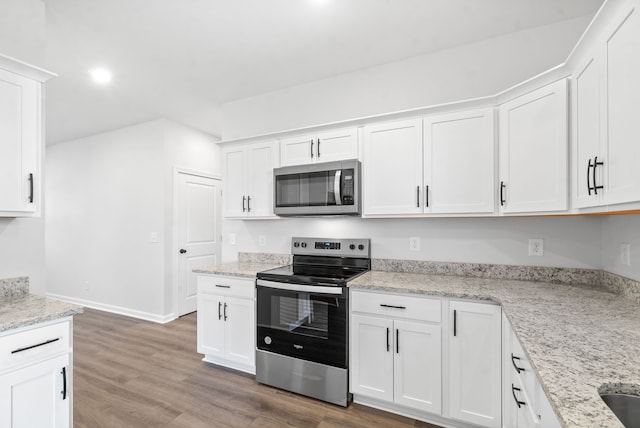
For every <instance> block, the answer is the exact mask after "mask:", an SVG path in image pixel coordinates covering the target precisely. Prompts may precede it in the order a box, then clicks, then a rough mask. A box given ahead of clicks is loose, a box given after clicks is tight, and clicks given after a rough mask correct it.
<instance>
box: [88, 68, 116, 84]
mask: <svg viewBox="0 0 640 428" xmlns="http://www.w3.org/2000/svg"><path fill="white" fill-rule="evenodd" d="M89 74H91V78H92V79H93V81H94V82H96V83H98V84H100V85H104V84H107V83H109V82H110V81H111V72H110V71H109V70H107V69H104V68H94V69H93V70H89Z"/></svg>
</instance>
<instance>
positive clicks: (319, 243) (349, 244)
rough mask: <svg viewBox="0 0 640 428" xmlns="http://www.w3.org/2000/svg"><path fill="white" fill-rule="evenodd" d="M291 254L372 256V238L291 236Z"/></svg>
mask: <svg viewBox="0 0 640 428" xmlns="http://www.w3.org/2000/svg"><path fill="white" fill-rule="evenodd" d="M291 254H294V255H314V256H335V257H364V258H370V257H371V240H370V239H335V238H334V239H330V238H291Z"/></svg>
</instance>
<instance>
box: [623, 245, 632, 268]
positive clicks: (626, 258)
mask: <svg viewBox="0 0 640 428" xmlns="http://www.w3.org/2000/svg"><path fill="white" fill-rule="evenodd" d="M620 262H621V263H622V265H623V266H631V245H630V244H627V243H626V242H625V243H622V244H620Z"/></svg>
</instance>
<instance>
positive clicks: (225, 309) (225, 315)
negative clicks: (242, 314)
mask: <svg viewBox="0 0 640 428" xmlns="http://www.w3.org/2000/svg"><path fill="white" fill-rule="evenodd" d="M227 318H228V317H227V304H226V303H225V304H224V320H225V321H226V320H227Z"/></svg>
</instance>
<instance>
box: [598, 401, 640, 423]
mask: <svg viewBox="0 0 640 428" xmlns="http://www.w3.org/2000/svg"><path fill="white" fill-rule="evenodd" d="M600 396H601V397H602V400H604V402H605V403H606V404H607V406H609V408H610V409H611V411H613V413H615V415H616V416H617V417H618V419H620V422H622V424H623V425H624V426H625V428H640V396H638V395H629V394H600Z"/></svg>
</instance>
